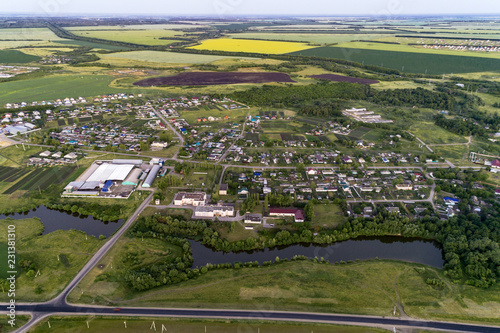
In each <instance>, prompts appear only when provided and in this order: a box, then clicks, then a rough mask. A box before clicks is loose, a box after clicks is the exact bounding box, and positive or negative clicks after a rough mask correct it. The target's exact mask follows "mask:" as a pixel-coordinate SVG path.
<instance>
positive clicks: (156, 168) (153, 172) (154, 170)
mask: <svg viewBox="0 0 500 333" xmlns="http://www.w3.org/2000/svg"><path fill="white" fill-rule="evenodd" d="M160 168H161V166H160V165H153V167H152V168H151V171H149V174H148V176H147V177H146V180H145V181H144V183H143V184H142V187H151V185H153V182H154V181H155V179H156V175H157V174H158V171H160Z"/></svg>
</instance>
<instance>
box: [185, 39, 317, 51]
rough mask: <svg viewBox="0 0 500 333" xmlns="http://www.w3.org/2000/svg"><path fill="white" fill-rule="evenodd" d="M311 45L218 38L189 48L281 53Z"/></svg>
mask: <svg viewBox="0 0 500 333" xmlns="http://www.w3.org/2000/svg"><path fill="white" fill-rule="evenodd" d="M311 47H312V46H309V45H307V44H305V43H294V42H275V41H264V40H251V39H229V38H220V39H208V40H205V41H203V42H202V43H201V44H200V45H196V46H192V47H190V48H191V49H196V50H214V51H226V52H249V53H264V54H283V53H290V52H296V51H300V50H305V49H309V48H311Z"/></svg>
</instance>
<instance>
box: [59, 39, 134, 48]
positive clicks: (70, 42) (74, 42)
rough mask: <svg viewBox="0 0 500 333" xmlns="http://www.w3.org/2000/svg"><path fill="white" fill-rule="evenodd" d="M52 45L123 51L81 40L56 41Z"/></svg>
mask: <svg viewBox="0 0 500 333" xmlns="http://www.w3.org/2000/svg"><path fill="white" fill-rule="evenodd" d="M54 43H57V44H64V45H68V46H83V47H92V48H94V49H103V50H110V51H119V50H123V49H124V47H123V46H117V45H107V44H101V43H93V42H86V41H83V40H73V39H64V40H56V41H54Z"/></svg>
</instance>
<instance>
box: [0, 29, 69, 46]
mask: <svg viewBox="0 0 500 333" xmlns="http://www.w3.org/2000/svg"><path fill="white" fill-rule="evenodd" d="M57 40H62V38H59V37H57V36H56V35H55V34H54V33H53V32H52V31H50V30H49V29H48V28H12V29H0V49H11V48H15V47H20V46H30V45H40V44H47V42H49V41H57Z"/></svg>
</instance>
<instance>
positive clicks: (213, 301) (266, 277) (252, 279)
mask: <svg viewBox="0 0 500 333" xmlns="http://www.w3.org/2000/svg"><path fill="white" fill-rule="evenodd" d="M339 246H342V245H341V243H340V245H339ZM110 257H111V256H110V255H107V256H106V257H105V258H104V259H103V263H104V264H105V265H109V263H110ZM325 259H328V258H325ZM115 260H116V259H115ZM113 267H115V266H114V265H113ZM107 272H111V270H110V269H105V270H104V271H102V270H99V269H97V268H94V269H93V270H92V272H91V273H90V274H89V275H88V276H86V277H85V278H84V280H83V281H82V283H81V284H80V285H79V286H78V287H77V288H76V289H75V290H74V291H73V292H72V293H71V294H70V296H69V301H70V302H84V303H93V302H95V304H103V303H104V304H108V302H109V301H112V302H113V303H114V304H116V305H124V306H164V307H192V306H197V307H203V308H217V309H224V308H229V309H234V308H245V309H256V308H258V306H259V305H261V304H262V302H265V303H266V304H267V305H268V306H270V307H272V308H273V309H274V310H289V311H318V312H329V313H332V312H336V313H356V314H371V315H382V316H392V315H393V312H392V311H393V310H394V305H395V304H394V302H393V300H395V299H397V296H396V288H397V290H398V292H399V296H400V297H401V304H402V305H403V306H404V309H405V311H406V313H407V314H409V315H410V316H414V317H416V318H425V319H431V318H433V319H448V320H450V319H452V318H453V319H454V320H475V321H488V322H490V323H499V318H498V316H497V311H498V309H499V308H500V292H498V290H499V287H498V286H494V287H492V288H493V289H491V288H490V289H488V290H484V289H478V288H474V287H471V286H467V285H464V284H452V283H450V281H449V279H448V278H446V277H445V276H444V274H443V272H442V270H438V269H435V268H431V267H427V266H423V265H419V264H411V263H405V262H398V261H389V260H387V261H386V260H383V261H380V260H369V261H362V262H355V263H349V264H336V265H333V264H314V263H312V262H310V261H297V262H282V263H280V264H277V265H272V266H268V267H258V268H255V267H254V268H241V269H237V270H236V269H228V270H214V271H209V272H208V273H207V274H205V275H202V276H200V277H199V278H197V279H194V280H189V281H186V282H183V283H180V284H176V285H172V286H162V287H159V288H155V289H154V290H149V291H146V292H134V291H131V290H130V289H129V290H125V289H123V288H119V287H118V286H117V283H116V282H104V281H100V282H95V278H96V276H97V275H99V274H103V273H107ZM428 278H436V279H439V280H442V281H443V282H444V285H445V286H444V287H443V288H440V289H438V288H435V287H432V286H430V285H428V284H426V283H425V280H426V279H428ZM302 281H308V283H307V284H305V283H303V282H302ZM283 286H287V287H286V288H283ZM318 289H321V290H322V292H321V293H318V292H317V290H318ZM82 291H83V292H84V293H83V295H82ZM103 293H105V296H106V297H107V299H108V300H109V301H107V300H105V299H103V297H102V295H103ZM367 293H368V294H370V297H369V298H367V297H366V295H367ZM486 304H487V305H488V306H484V305H486Z"/></svg>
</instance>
